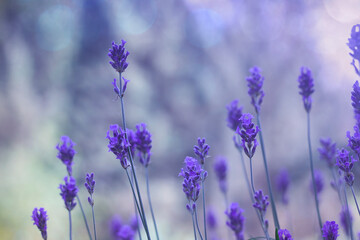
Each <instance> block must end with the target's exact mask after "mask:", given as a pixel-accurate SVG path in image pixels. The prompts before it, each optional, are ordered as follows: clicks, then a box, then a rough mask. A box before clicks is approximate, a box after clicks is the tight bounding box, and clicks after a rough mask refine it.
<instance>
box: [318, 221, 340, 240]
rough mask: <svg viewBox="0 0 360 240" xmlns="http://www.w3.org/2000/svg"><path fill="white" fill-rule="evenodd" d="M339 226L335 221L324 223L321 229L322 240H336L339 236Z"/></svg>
mask: <svg viewBox="0 0 360 240" xmlns="http://www.w3.org/2000/svg"><path fill="white" fill-rule="evenodd" d="M338 231H339V225H337V224H336V222H335V221H331V222H330V221H326V223H325V224H324V226H323V228H322V232H323V235H322V236H323V238H324V239H325V240H336V239H337V237H338V236H339V233H338Z"/></svg>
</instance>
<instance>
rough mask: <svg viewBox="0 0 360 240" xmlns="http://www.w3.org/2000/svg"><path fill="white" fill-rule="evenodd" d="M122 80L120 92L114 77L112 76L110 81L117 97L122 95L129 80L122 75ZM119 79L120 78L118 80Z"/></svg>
mask: <svg viewBox="0 0 360 240" xmlns="http://www.w3.org/2000/svg"><path fill="white" fill-rule="evenodd" d="M122 80H123V81H124V84H123V87H122V89H121V92H120V88H119V87H118V85H117V83H116V81H117V80H116V78H114V81H113V82H112V85H113V86H114V92H115V93H116V95H118V96H119V97H123V96H124V94H125V91H126V87H127V84H128V82H130V80H127V79H125V78H124V77H123V78H122ZM120 81H121V80H120Z"/></svg>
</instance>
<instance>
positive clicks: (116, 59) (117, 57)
mask: <svg viewBox="0 0 360 240" xmlns="http://www.w3.org/2000/svg"><path fill="white" fill-rule="evenodd" d="M125 43H126V41H124V40H122V41H121V44H120V45H117V44H115V43H114V42H113V43H112V48H110V49H109V53H108V56H109V57H110V58H111V60H112V61H111V62H110V65H111V66H112V67H113V68H114V69H115V70H116V71H117V72H118V73H119V84H120V86H119V87H118V88H117V90H118V91H119V94H118V96H119V97H120V103H121V115H122V123H123V131H124V132H125V139H126V142H129V140H128V136H127V134H126V129H127V128H126V120H125V108H124V99H123V98H124V92H123V91H124V90H125V85H126V84H127V82H126V81H125V80H124V88H123V83H122V81H121V79H122V77H121V74H122V73H123V72H124V71H125V69H126V68H127V67H128V63H127V62H126V60H127V57H128V56H129V52H128V51H126V50H125ZM115 86H117V84H116V81H115ZM114 91H115V92H116V90H115V89H114ZM127 152H128V155H129V160H130V166H131V171H132V175H133V176H134V182H135V188H136V194H134V198H135V199H136V198H138V199H139V205H140V209H141V214H140V216H141V217H142V223H143V225H144V228H145V232H146V236H147V238H148V240H150V239H151V238H150V234H149V229H148V226H147V222H146V216H145V211H144V207H143V203H142V199H141V194H140V189H139V184H138V181H137V177H136V171H135V168H134V161H133V156H132V153H131V146H130V144H128V147H127ZM125 170H126V172H127V169H125ZM127 173H128V172H127ZM128 179H129V182H130V185H131V181H130V177H129V176H128ZM133 193H135V192H134V191H133Z"/></svg>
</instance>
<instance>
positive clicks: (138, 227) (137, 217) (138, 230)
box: [131, 174, 142, 240]
mask: <svg viewBox="0 0 360 240" xmlns="http://www.w3.org/2000/svg"><path fill="white" fill-rule="evenodd" d="M131 184H132V185H134V176H133V175H132V174H131ZM133 202H134V209H135V218H136V223H137V232H138V235H139V240H142V237H141V230H140V225H139V216H138V211H137V208H136V202H135V198H134V199H133Z"/></svg>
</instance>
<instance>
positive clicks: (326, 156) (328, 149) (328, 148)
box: [318, 138, 336, 168]
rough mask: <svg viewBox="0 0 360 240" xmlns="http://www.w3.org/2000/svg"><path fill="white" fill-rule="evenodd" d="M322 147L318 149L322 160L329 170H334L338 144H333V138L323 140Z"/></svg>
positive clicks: (321, 141) (321, 140)
mask: <svg viewBox="0 0 360 240" xmlns="http://www.w3.org/2000/svg"><path fill="white" fill-rule="evenodd" d="M320 144H321V147H320V148H318V151H319V154H320V159H322V160H324V161H325V162H326V163H327V164H328V166H329V168H332V167H333V166H334V164H335V155H336V143H335V142H332V140H331V138H321V139H320Z"/></svg>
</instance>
